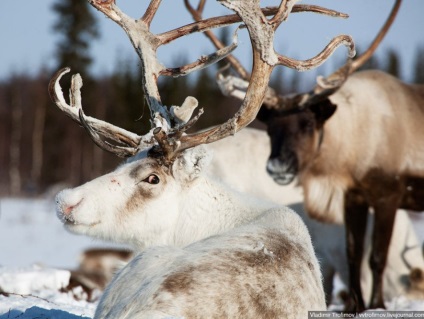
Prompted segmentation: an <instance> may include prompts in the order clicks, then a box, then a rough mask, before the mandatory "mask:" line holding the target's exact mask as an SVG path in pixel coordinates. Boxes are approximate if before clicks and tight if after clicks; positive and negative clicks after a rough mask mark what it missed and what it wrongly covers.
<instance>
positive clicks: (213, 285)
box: [95, 209, 326, 319]
mask: <svg viewBox="0 0 424 319" xmlns="http://www.w3.org/2000/svg"><path fill="white" fill-rule="evenodd" d="M325 309H326V307H325V301H324V295H323V292H322V284H321V278H320V271H319V265H318V263H317V261H316V259H315V257H314V252H313V248H312V245H311V242H310V238H309V235H308V231H307V229H306V227H305V225H304V224H303V222H302V221H301V219H300V218H299V217H298V216H297V215H296V214H295V213H294V212H289V211H286V210H283V211H281V210H280V209H274V210H271V211H269V212H267V213H265V214H264V215H263V216H262V217H261V218H260V219H259V220H255V221H254V222H252V223H251V224H249V225H247V226H242V227H238V228H235V229H233V230H230V231H228V232H226V233H223V234H221V235H218V236H212V237H209V238H207V239H204V240H201V241H198V242H196V243H193V244H191V245H189V246H187V247H185V248H183V249H180V248H175V247H170V246H166V247H153V248H150V249H147V250H146V251H145V252H143V253H142V254H140V255H138V256H136V257H135V258H134V259H133V260H132V261H131V262H130V263H129V264H128V265H127V266H126V267H125V268H124V269H122V271H120V272H119V273H118V275H117V276H116V277H115V278H114V279H113V281H112V283H111V284H110V285H109V287H108V288H107V289H106V291H105V293H104V295H103V297H102V299H101V301H100V303H99V306H98V308H97V310H96V314H95V318H113V319H119V318H138V319H141V318H146V319H147V318H149V319H151V318H244V319H248V318H252V319H253V318H255V319H256V318H293V319H297V318H306V317H307V312H308V310H325Z"/></svg>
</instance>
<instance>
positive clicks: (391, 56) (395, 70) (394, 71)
mask: <svg viewBox="0 0 424 319" xmlns="http://www.w3.org/2000/svg"><path fill="white" fill-rule="evenodd" d="M387 58H388V62H387V67H386V71H387V73H389V74H391V75H393V76H395V77H397V78H399V79H400V60H399V55H398V53H397V52H396V51H395V50H393V49H390V50H389V52H388V54H387Z"/></svg>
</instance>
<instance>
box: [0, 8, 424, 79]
mask: <svg viewBox="0 0 424 319" xmlns="http://www.w3.org/2000/svg"><path fill="white" fill-rule="evenodd" d="M393 2H394V1H393V0H372V1H370V0H310V1H306V0H303V1H302V2H301V3H307V4H317V5H322V6H326V7H329V8H332V9H336V10H340V11H342V12H346V13H348V14H349V15H350V18H349V19H346V20H345V19H334V18H329V17H325V16H319V15H314V14H310V13H302V14H300V13H299V14H292V15H291V16H290V18H289V19H288V21H287V22H286V23H284V24H283V25H281V27H280V31H279V34H278V40H277V43H276V46H275V47H276V49H277V51H278V52H279V53H282V54H285V55H289V56H291V57H295V58H302V59H305V58H309V57H311V56H313V55H315V54H316V53H317V52H319V51H320V50H321V49H322V48H323V47H324V46H325V45H326V43H327V42H328V41H329V40H330V39H331V38H332V37H333V36H335V35H338V34H341V33H345V34H350V35H352V37H353V38H354V40H355V42H356V44H357V45H358V47H359V48H363V47H365V46H366V45H367V44H368V43H369V42H370V41H371V40H372V39H373V37H374V35H375V34H376V32H377V31H378V30H379V28H380V27H381V25H382V24H383V22H384V21H385V19H386V17H387V15H388V12H389V11H390V9H391V7H392V5H393ZM53 3H54V0H23V1H19V0H1V1H0V40H1V49H0V79H3V78H5V77H7V76H8V75H9V74H10V73H11V72H23V71H30V72H31V71H32V70H38V68H39V67H40V66H41V65H42V64H45V65H47V66H53V65H54V60H53V52H54V46H55V43H56V41H57V40H58V35H57V34H55V33H54V32H53V31H52V25H53V22H54V21H55V16H54V14H53V12H52V10H51V7H52V4H53ZM117 3H118V5H119V6H120V7H121V9H122V10H123V11H124V12H126V13H127V14H128V15H130V16H132V17H134V18H138V17H140V16H141V15H142V14H143V12H144V11H143V8H142V7H145V5H146V4H147V3H148V1H147V0H144V1H141V0H118V2H117ZM262 3H263V5H276V4H278V3H279V1H275V0H274V1H272V0H262ZM93 10H94V9H93ZM93 12H94V13H95V15H96V16H97V17H98V18H99V19H98V20H99V27H100V31H101V34H102V37H101V39H100V40H97V41H95V42H93V44H92V55H93V56H94V57H95V63H94V65H93V68H92V72H93V73H94V74H96V75H101V74H102V73H109V72H111V71H113V69H114V68H115V66H116V61H117V60H118V59H119V58H120V59H126V58H134V59H135V58H136V55H135V53H134V50H133V48H132V47H131V45H130V42H129V41H128V39H127V37H126V35H125V33H124V32H123V31H122V30H121V29H120V28H119V26H118V25H116V24H115V23H114V22H112V21H111V20H109V19H107V18H105V17H104V16H103V14H102V13H100V12H98V11H93ZM207 12H208V15H209V16H213V15H218V14H223V13H227V12H228V11H227V10H226V9H225V8H223V7H222V6H221V5H220V4H218V3H216V1H214V0H209V4H208V7H207ZM189 22H191V18H190V17H189V16H188V14H187V13H186V12H185V9H184V6H183V1H182V0H163V4H162V7H161V9H160V11H159V13H158V16H157V17H156V20H155V21H154V23H153V26H152V28H153V30H154V31H155V32H159V31H164V30H166V29H169V28H174V27H177V26H179V25H183V24H186V23H189ZM240 40H241V41H240V42H241V44H240V46H239V48H238V49H237V56H238V57H239V58H240V60H242V61H243V63H245V64H246V66H247V65H248V61H249V57H250V46H249V43H248V39H247V38H246V37H245V36H244V37H243V36H242V37H241V39H240ZM418 46H424V1H422V0H404V1H403V4H402V6H401V9H400V12H399V15H398V17H397V20H396V21H395V23H394V25H393V26H392V29H391V30H390V32H389V34H388V35H387V37H386V39H385V40H384V42H383V44H382V45H381V46H380V48H379V50H378V51H377V55H379V56H381V55H383V54H384V53H385V52H387V49H388V48H393V49H396V50H397V51H398V52H399V53H400V54H401V57H402V60H403V62H402V63H403V66H404V77H405V78H406V79H408V77H409V76H410V74H411V72H410V71H411V70H412V68H413V59H414V58H415V50H416V48H417V47H418ZM212 51H213V48H212V46H211V45H210V44H209V43H208V42H207V41H206V40H205V39H203V37H202V36H200V35H196V36H192V37H190V38H186V39H184V40H181V41H177V42H175V43H173V44H171V45H169V46H166V47H163V48H161V49H160V51H159V54H160V57H161V59H162V61H163V62H164V63H165V64H166V65H167V66H173V65H172V62H174V61H175V60H176V59H177V58H178V57H185V58H188V59H189V60H194V59H196V58H197V57H198V56H200V55H201V54H207V53H210V52H212ZM345 56H346V50H345V49H339V50H338V52H337V54H335V56H334V57H333V58H332V59H331V60H330V61H328V63H326V65H325V66H323V67H322V71H321V70H320V71H319V72H322V73H325V72H329V71H331V70H333V69H334V68H335V67H336V66H337V64H339V63H340V61H342V60H341V59H343V58H345ZM423 58H424V57H423Z"/></svg>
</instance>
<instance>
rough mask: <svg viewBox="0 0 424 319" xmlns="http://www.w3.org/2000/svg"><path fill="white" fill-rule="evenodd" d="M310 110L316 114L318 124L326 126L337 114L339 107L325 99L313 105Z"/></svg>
mask: <svg viewBox="0 0 424 319" xmlns="http://www.w3.org/2000/svg"><path fill="white" fill-rule="evenodd" d="M309 109H310V110H311V111H312V113H314V115H315V119H316V120H317V122H318V123H320V124H324V122H325V121H327V120H328V119H329V118H330V117H331V116H332V115H333V114H334V112H336V109H337V105H335V104H333V103H331V101H330V100H329V99H325V100H323V101H321V102H319V103H316V104H313V105H311V106H310V107H309Z"/></svg>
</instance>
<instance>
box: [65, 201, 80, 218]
mask: <svg viewBox="0 0 424 319" xmlns="http://www.w3.org/2000/svg"><path fill="white" fill-rule="evenodd" d="M81 202H82V199H81V200H80V201H79V202H78V203H76V204H75V205H69V206H64V207H63V208H62V212H63V215H65V216H69V215H71V214H72V211H73V210H74V209H75V207H77V206H78V205H79V204H80V203H81Z"/></svg>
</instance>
